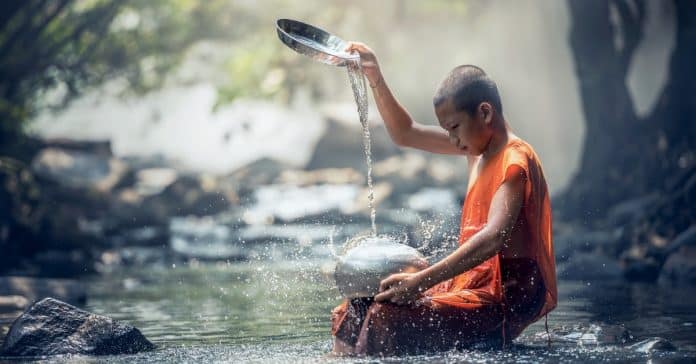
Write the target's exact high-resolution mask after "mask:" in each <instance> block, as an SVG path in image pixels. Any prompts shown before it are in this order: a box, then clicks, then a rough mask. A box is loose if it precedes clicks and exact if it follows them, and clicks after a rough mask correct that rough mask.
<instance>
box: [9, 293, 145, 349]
mask: <svg viewBox="0 0 696 364" xmlns="http://www.w3.org/2000/svg"><path fill="white" fill-rule="evenodd" d="M154 348H155V346H154V345H153V344H152V343H151V342H150V341H148V340H147V339H146V338H145V337H144V336H143V335H142V334H141V333H140V331H139V330H138V329H136V328H135V327H133V326H130V325H128V324H124V323H121V322H118V321H114V320H113V319H111V318H109V317H106V316H101V315H97V314H93V313H90V312H87V311H84V310H81V309H79V308H77V307H75V306H72V305H70V304H67V303H65V302H61V301H59V300H56V299H54V298H45V299H43V300H41V301H39V302H37V303H35V304H34V305H33V306H31V307H30V308H29V309H28V310H27V311H26V312H24V313H23V314H22V315H21V316H20V317H19V318H17V320H15V322H14V323H13V324H12V327H11V328H10V331H9V333H8V334H7V337H6V338H5V342H4V343H3V345H2V349H0V355H2V356H45V355H61V354H87V355H118V354H132V353H138V352H141V351H149V350H152V349H154Z"/></svg>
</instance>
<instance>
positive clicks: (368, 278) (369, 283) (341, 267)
mask: <svg viewBox="0 0 696 364" xmlns="http://www.w3.org/2000/svg"><path fill="white" fill-rule="evenodd" d="M427 267H428V262H427V260H425V258H424V257H423V255H422V254H421V253H419V252H418V250H416V249H414V248H412V247H410V246H408V245H404V244H401V243H398V242H396V241H394V240H393V239H391V238H389V237H372V236H371V237H367V238H363V239H362V241H360V242H359V245H357V246H356V247H354V248H351V249H350V250H348V251H347V252H346V253H345V254H344V255H343V256H341V257H339V258H338V262H337V263H336V269H335V270H334V279H335V280H336V286H337V287H338V291H339V292H341V295H343V296H344V297H346V298H357V297H373V296H374V295H376V294H377V293H378V292H379V284H380V282H381V281H382V280H383V279H384V278H387V277H388V276H390V275H391V274H394V273H400V272H417V271H419V270H422V269H425V268H427Z"/></svg>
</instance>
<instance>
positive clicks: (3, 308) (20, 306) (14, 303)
mask: <svg viewBox="0 0 696 364" xmlns="http://www.w3.org/2000/svg"><path fill="white" fill-rule="evenodd" d="M27 306H29V300H28V299H27V298H26V297H24V296H17V295H15V296H0V313H5V312H13V311H17V310H24V309H25V308H27Z"/></svg>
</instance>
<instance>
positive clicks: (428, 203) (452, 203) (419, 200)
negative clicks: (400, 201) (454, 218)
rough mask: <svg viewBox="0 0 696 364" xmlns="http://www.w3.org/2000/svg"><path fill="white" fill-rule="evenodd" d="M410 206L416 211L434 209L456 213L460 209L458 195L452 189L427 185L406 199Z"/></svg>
mask: <svg viewBox="0 0 696 364" xmlns="http://www.w3.org/2000/svg"><path fill="white" fill-rule="evenodd" d="M406 205H407V206H408V208H410V209H413V210H415V211H434V212H441V213H447V214H453V213H456V212H457V211H458V209H459V205H458V204H457V195H456V194H455V193H454V191H452V190H451V189H446V188H430V187H426V188H423V189H421V190H419V191H418V192H416V193H415V194H413V195H411V196H409V197H408V199H407V200H406Z"/></svg>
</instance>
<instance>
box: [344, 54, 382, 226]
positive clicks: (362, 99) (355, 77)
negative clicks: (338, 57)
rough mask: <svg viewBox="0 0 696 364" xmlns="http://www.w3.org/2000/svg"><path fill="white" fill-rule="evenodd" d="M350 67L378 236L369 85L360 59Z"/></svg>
mask: <svg viewBox="0 0 696 364" xmlns="http://www.w3.org/2000/svg"><path fill="white" fill-rule="evenodd" d="M346 68H347V69H348V79H349V80H350V86H351V88H352V90H353V97H354V98H355V104H356V105H357V106H358V115H359V117H360V124H361V125H362V131H363V147H364V149H365V161H366V162H367V188H368V195H367V207H369V208H370V221H371V222H372V235H373V236H377V225H376V224H375V219H376V216H377V213H376V211H375V206H374V199H375V194H374V188H373V186H372V146H371V142H370V128H369V125H367V87H366V85H365V75H364V74H363V72H362V68H361V66H360V60H359V59H358V60H356V61H350V62H348V64H347V65H346Z"/></svg>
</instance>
